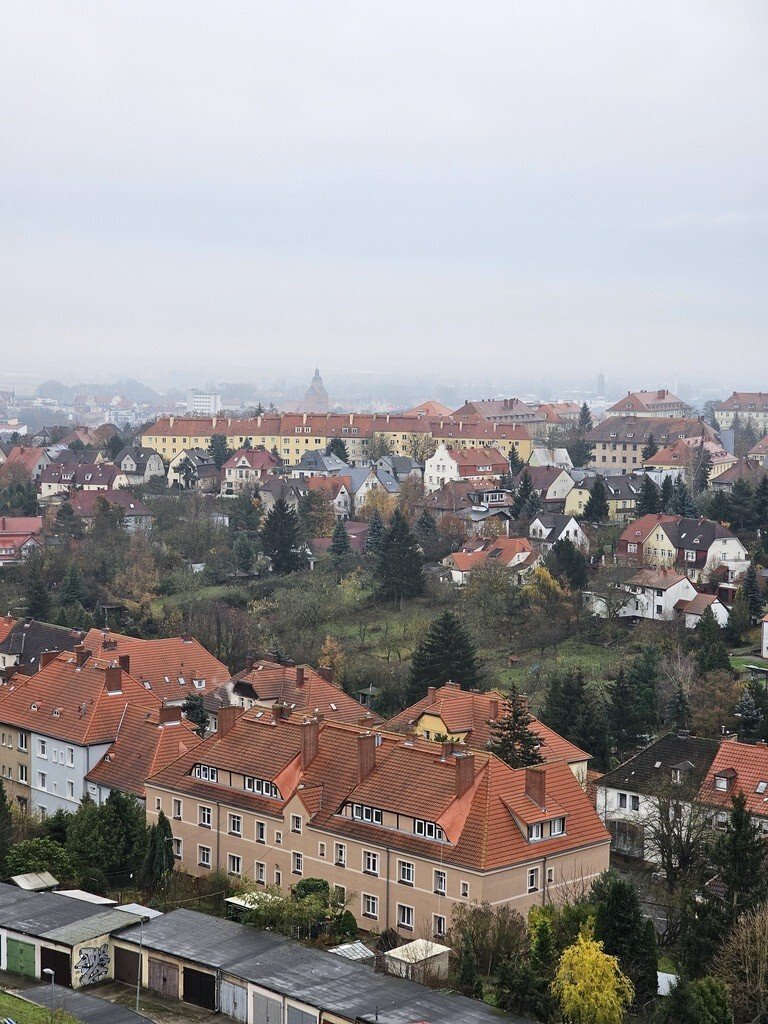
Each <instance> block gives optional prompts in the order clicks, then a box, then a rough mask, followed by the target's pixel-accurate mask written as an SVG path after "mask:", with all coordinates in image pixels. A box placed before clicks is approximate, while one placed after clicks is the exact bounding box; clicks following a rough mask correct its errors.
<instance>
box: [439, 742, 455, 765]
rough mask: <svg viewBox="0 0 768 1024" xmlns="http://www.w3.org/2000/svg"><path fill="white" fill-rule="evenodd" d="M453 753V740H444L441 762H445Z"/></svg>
mask: <svg viewBox="0 0 768 1024" xmlns="http://www.w3.org/2000/svg"><path fill="white" fill-rule="evenodd" d="M452 753H453V740H443V753H442V754H441V756H440V760H441V761H445V760H446V758H449V757H450V756H451V754H452Z"/></svg>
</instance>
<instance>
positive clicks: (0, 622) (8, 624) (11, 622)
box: [0, 615, 16, 644]
mask: <svg viewBox="0 0 768 1024" xmlns="http://www.w3.org/2000/svg"><path fill="white" fill-rule="evenodd" d="M15 625H16V619H13V618H11V616H10V615H3V616H2V618H0V644H1V643H2V642H3V640H5V638H6V637H7V636H8V634H9V633H10V632H11V630H12V629H13V627H14V626H15Z"/></svg>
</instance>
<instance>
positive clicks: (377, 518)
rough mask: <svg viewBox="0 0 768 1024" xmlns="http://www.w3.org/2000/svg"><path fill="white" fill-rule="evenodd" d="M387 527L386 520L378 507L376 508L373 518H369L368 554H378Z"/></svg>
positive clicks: (366, 542)
mask: <svg viewBox="0 0 768 1024" xmlns="http://www.w3.org/2000/svg"><path fill="white" fill-rule="evenodd" d="M385 532H386V527H385V525H384V520H383V519H382V518H381V513H380V512H379V510H378V509H374V510H373V513H372V514H371V518H370V519H369V520H368V536H367V537H366V538H365V553H366V555H370V554H376V553H377V552H378V550H379V545H380V544H381V542H382V540H383V538H384V534H385Z"/></svg>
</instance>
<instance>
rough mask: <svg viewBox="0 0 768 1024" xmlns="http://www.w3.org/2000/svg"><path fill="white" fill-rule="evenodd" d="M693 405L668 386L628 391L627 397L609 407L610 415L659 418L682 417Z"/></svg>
mask: <svg viewBox="0 0 768 1024" xmlns="http://www.w3.org/2000/svg"><path fill="white" fill-rule="evenodd" d="M691 411H692V410H691V407H690V405H688V404H687V403H686V402H684V401H683V400H682V399H680V398H678V397H677V396H676V395H673V394H672V392H671V391H667V390H666V388H659V389H658V390H657V391H628V392H627V394H626V397H625V398H620V399H619V400H618V402H616V403H615V404H614V405H611V406H609V407H608V409H607V413H608V415H609V416H641V417H648V418H652V419H658V418H659V417H662V416H668V417H669V418H670V419H681V418H682V417H684V416H688V415H690V413H691Z"/></svg>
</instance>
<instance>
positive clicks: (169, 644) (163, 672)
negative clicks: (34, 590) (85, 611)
mask: <svg viewBox="0 0 768 1024" xmlns="http://www.w3.org/2000/svg"><path fill="white" fill-rule="evenodd" d="M84 643H85V646H86V648H88V649H89V650H92V651H93V652H94V657H96V658H100V659H103V660H110V659H119V662H120V664H121V665H123V667H124V668H125V671H126V672H130V673H131V675H132V676H133V677H134V678H135V679H138V680H139V682H140V683H141V685H142V686H143V687H144V688H145V689H146V690H148V691H150V692H151V693H153V694H154V695H155V696H157V697H158V698H159V700H161V701H162V702H163V703H165V704H183V703H184V701H185V700H186V698H187V696H188V694H190V693H202V694H205V693H209V692H210V691H211V690H215V689H216V687H217V686H220V685H221V684H222V683H225V682H226V681H227V680H228V679H229V678H230V672H229V670H228V669H227V667H226V665H224V664H222V662H220V661H219V660H218V659H217V658H214V656H213V655H212V654H211V653H210V651H207V650H206V649H205V647H203V645H202V644H201V643H200V642H199V641H198V640H196V639H195V638H194V637H192V636H174V637H166V638H165V639H162V640H139V639H138V638H137V637H133V636H125V635H123V634H122V633H113V632H111V631H109V630H100V629H91V630H89V631H88V633H87V635H86V638H85V641H84Z"/></svg>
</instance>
